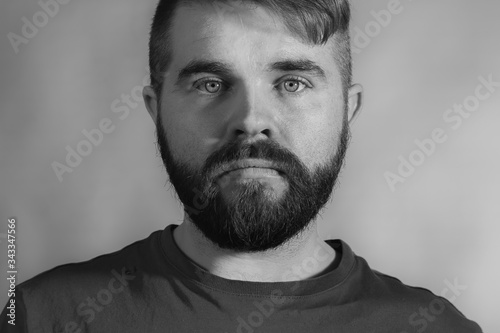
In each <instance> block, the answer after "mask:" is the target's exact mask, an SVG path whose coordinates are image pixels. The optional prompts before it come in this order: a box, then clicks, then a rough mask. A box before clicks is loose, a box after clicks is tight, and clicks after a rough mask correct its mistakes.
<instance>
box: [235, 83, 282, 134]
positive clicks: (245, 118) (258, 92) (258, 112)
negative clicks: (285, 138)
mask: <svg viewBox="0 0 500 333" xmlns="http://www.w3.org/2000/svg"><path fill="white" fill-rule="evenodd" d="M230 108H231V110H230V111H229V112H230V118H229V120H228V123H227V127H226V136H227V138H228V139H229V140H237V139H245V140H250V141H254V140H255V141H257V140H261V139H270V138H273V137H275V136H276V135H277V134H278V133H277V132H278V129H277V126H276V124H277V120H278V119H279V114H278V110H277V109H278V108H277V107H276V105H275V104H274V103H273V100H272V95H271V93H270V92H267V91H266V89H265V87H262V86H256V87H245V88H242V89H239V90H238V92H237V93H236V94H235V95H234V97H233V101H232V102H231V104H230Z"/></svg>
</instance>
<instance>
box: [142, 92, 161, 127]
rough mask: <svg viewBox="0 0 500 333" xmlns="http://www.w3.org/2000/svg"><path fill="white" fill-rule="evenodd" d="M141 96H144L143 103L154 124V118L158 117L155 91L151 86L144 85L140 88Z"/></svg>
mask: <svg viewBox="0 0 500 333" xmlns="http://www.w3.org/2000/svg"><path fill="white" fill-rule="evenodd" d="M142 97H143V98H144V103H145V104H146V108H147V109H148V113H149V115H150V116H151V118H153V122H154V123H155V125H156V119H157V117H158V111H159V110H158V98H157V96H156V93H155V91H154V89H153V87H151V86H146V87H144V89H143V90H142Z"/></svg>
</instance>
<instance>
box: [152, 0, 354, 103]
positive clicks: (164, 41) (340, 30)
mask: <svg viewBox="0 0 500 333" xmlns="http://www.w3.org/2000/svg"><path fill="white" fill-rule="evenodd" d="M232 1H238V2H242V3H252V4H256V5H260V6H263V7H265V8H268V9H269V10H270V11H271V12H273V13H274V14H276V15H278V16H280V17H281V18H282V19H283V21H284V23H285V25H286V27H287V28H288V29H289V30H290V31H291V32H292V33H294V34H295V35H298V36H299V37H301V38H302V39H303V40H305V41H306V42H309V43H312V44H314V45H322V44H325V43H326V42H327V41H328V40H329V39H330V37H332V36H333V37H334V38H335V39H334V41H335V44H336V46H337V48H338V50H337V52H334V56H333V57H334V60H335V61H336V63H337V65H338V67H339V69H340V73H341V79H342V84H343V88H344V89H343V90H344V98H346V96H347V95H346V91H347V89H348V88H349V87H350V86H351V81H352V58H351V47H350V36H349V21H350V19H351V11H350V5H349V0H248V1H247V0H160V1H159V3H158V6H157V7H156V11H155V14H154V17H153V23H152V26H151V34H150V39H149V69H150V73H151V74H150V78H151V86H152V87H153V89H154V91H155V93H156V94H157V96H160V95H161V91H162V86H163V78H164V73H165V72H166V71H167V69H168V67H169V65H170V62H171V59H172V42H171V27H172V21H173V18H174V14H175V10H176V9H177V8H178V7H179V5H181V4H188V3H210V4H213V3H215V2H219V3H228V2H232Z"/></svg>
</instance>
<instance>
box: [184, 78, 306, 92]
mask: <svg viewBox="0 0 500 333" xmlns="http://www.w3.org/2000/svg"><path fill="white" fill-rule="evenodd" d="M289 81H295V82H299V83H302V84H303V85H304V86H305V88H312V87H313V85H312V84H311V83H310V82H309V81H307V80H306V79H304V78H301V77H299V76H287V77H285V78H283V79H282V80H281V81H280V82H279V83H278V84H277V85H275V88H277V87H279V86H281V85H283V84H284V83H285V82H289ZM209 82H217V83H218V84H220V85H221V86H223V87H225V86H227V85H226V84H225V83H224V81H222V80H220V79H218V78H203V79H200V80H197V81H196V82H195V83H194V84H193V87H194V88H195V89H197V90H198V91H199V92H200V93H201V94H203V95H208V96H218V95H220V94H222V92H219V93H214V94H211V93H207V92H202V91H201V90H200V89H198V88H199V87H202V86H203V85H205V84H207V83H209ZM305 88H304V89H302V90H300V91H298V92H288V94H291V95H299V94H301V93H302V92H303V91H304V90H305ZM284 89H285V88H284V87H283V90H284ZM227 90H228V88H227V87H226V91H227Z"/></svg>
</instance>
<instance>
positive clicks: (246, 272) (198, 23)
mask: <svg viewBox="0 0 500 333" xmlns="http://www.w3.org/2000/svg"><path fill="white" fill-rule="evenodd" d="M172 37H173V54H172V62H171V64H170V66H169V68H168V70H167V72H166V73H165V79H164V85H163V90H162V94H161V96H156V94H155V93H154V91H153V89H152V88H151V87H146V88H145V89H144V98H145V101H146V105H147V108H148V111H149V113H150V115H151V117H152V118H153V120H154V121H155V123H156V121H157V120H158V119H160V118H161V123H162V126H163V128H164V129H165V136H166V140H167V141H168V145H169V149H170V152H171V155H172V158H173V159H175V160H176V161H178V162H182V163H183V164H186V165H189V167H190V168H192V169H193V170H202V168H203V166H204V163H205V161H206V160H207V158H208V157H209V156H210V155H211V154H212V153H214V152H216V151H218V150H219V149H221V148H222V147H224V145H227V144H228V143H229V142H233V141H235V140H245V141H246V142H256V141H259V140H272V141H274V142H276V143H278V144H279V145H280V146H281V147H283V148H285V149H287V150H288V151H290V152H292V153H293V154H294V155H295V156H296V157H297V158H298V159H299V160H300V161H301V162H302V164H303V165H304V166H305V167H306V169H307V171H308V172H309V173H311V174H312V173H313V172H314V171H315V170H317V169H318V167H320V166H324V165H326V164H327V162H328V161H329V160H331V159H332V156H334V155H335V154H336V153H337V147H338V142H339V137H340V134H341V131H342V125H343V120H344V114H345V113H346V115H345V116H346V117H347V118H346V119H347V121H349V122H350V121H351V120H352V119H353V117H354V115H355V114H356V113H357V112H358V111H359V109H360V105H361V90H362V89H361V87H360V86H359V85H353V86H352V87H350V88H349V92H348V100H347V101H344V98H343V87H342V83H341V75H340V73H339V69H338V66H337V64H336V63H335V61H334V60H333V54H332V52H334V49H335V43H334V41H333V38H330V40H329V41H328V43H326V44H325V45H311V44H309V43H307V42H305V41H303V40H302V39H301V38H300V37H299V36H296V35H293V34H292V33H291V32H289V31H288V29H287V28H286V27H285V25H284V24H283V23H282V22H281V19H280V18H279V17H277V16H275V15H273V14H271V13H270V12H269V11H267V10H266V9H264V8H261V7H257V6H256V5H252V6H251V7H248V5H247V6H245V5H243V4H241V3H240V2H239V3H238V4H235V3H233V4H232V5H231V6H224V7H217V6H208V5H200V4H192V5H189V6H188V7H187V6H183V7H180V8H179V9H178V11H177V12H176V15H175V18H174V22H173V27H172ZM193 60H203V61H217V62H220V63H224V64H227V67H228V69H229V71H228V72H227V73H224V74H223V75H221V74H217V75H215V74H213V73H198V74H195V75H190V76H188V77H185V78H183V79H182V80H178V74H179V71H180V70H181V69H183V68H185V67H186V65H188V64H189V63H190V62H191V61H193ZM284 60H307V61H309V62H311V63H314V64H315V65H317V66H319V67H320V68H321V69H322V72H323V73H324V75H319V73H317V72H313V71H303V70H286V69H283V68H282V69H279V70H277V69H274V70H270V67H271V65H272V64H273V63H276V62H279V61H284ZM201 79H208V80H209V81H208V82H207V81H205V82H203V83H201V84H200V81H198V80H201ZM287 87H288V90H287ZM218 89H220V90H218ZM217 90H218V92H217V93H215V94H213V92H214V91H217ZM159 102H161V103H159ZM346 103H347V104H346ZM159 106H160V107H159ZM158 114H160V115H161V117H160V118H159V117H158ZM228 178H229V179H228ZM221 182H222V183H224V186H221V192H222V194H223V196H224V197H225V198H226V199H227V200H232V199H233V198H234V197H235V195H238V193H240V192H238V191H239V190H241V188H243V187H245V186H251V184H252V183H253V182H259V183H261V184H263V185H265V191H263V192H262V195H266V196H267V197H268V198H269V200H279V199H280V198H281V197H283V195H284V193H285V191H286V190H287V188H288V186H289V183H288V182H287V180H286V179H285V178H284V177H282V176H280V175H277V174H276V173H271V174H270V173H269V170H265V169H259V170H255V169H254V170H245V171H240V172H234V173H232V174H231V175H230V176H226V179H224V180H222V179H218V180H217V183H218V184H219V185H220V184H221ZM254 185H255V184H254ZM174 239H175V241H176V243H177V245H178V246H179V248H180V249H181V250H182V251H183V252H184V253H185V254H186V255H187V256H188V257H189V258H190V259H191V260H192V261H194V262H195V263H197V264H198V265H200V266H201V267H203V268H205V269H206V270H208V271H210V272H211V273H212V274H215V275H218V276H221V277H224V278H228V279H239V280H248V281H292V280H300V279H306V278H310V277H312V276H316V275H318V274H320V273H321V272H322V271H323V270H324V269H325V268H326V267H328V266H329V265H330V264H331V263H332V262H333V261H334V259H335V256H336V254H335V252H334V251H332V249H331V248H330V247H329V246H328V245H327V244H326V243H324V242H323V241H321V238H320V236H319V235H318V233H317V226H316V221H315V220H311V221H310V223H309V226H308V228H307V229H305V230H304V232H301V233H300V234H299V235H297V237H294V238H292V239H290V240H289V241H287V242H286V243H284V244H282V246H279V247H277V248H274V249H270V250H267V251H262V252H241V251H240V252H239V251H232V250H230V249H221V248H219V247H217V246H216V245H215V244H213V243H212V242H210V241H209V240H208V239H206V238H205V237H203V235H202V234H201V232H200V231H199V230H198V229H197V228H196V227H195V226H194V225H193V223H192V221H191V220H190V218H189V216H188V214H185V217H184V221H183V223H182V224H181V225H180V226H179V227H178V228H177V229H176V230H175V232H174ZM318 256H319V257H321V258H322V259H321V260H319V261H318V262H319V265H318V266H317V267H315V269H314V271H308V272H300V271H296V272H295V273H294V274H288V273H287V272H289V271H290V267H296V266H300V265H301V263H302V262H303V261H304V260H306V259H307V258H310V257H315V258H318Z"/></svg>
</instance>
